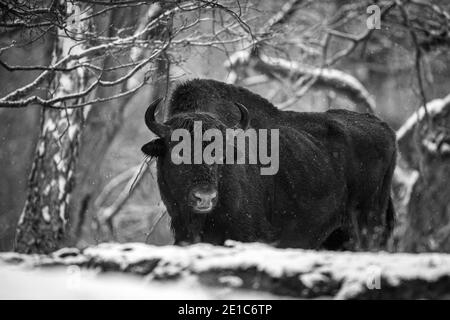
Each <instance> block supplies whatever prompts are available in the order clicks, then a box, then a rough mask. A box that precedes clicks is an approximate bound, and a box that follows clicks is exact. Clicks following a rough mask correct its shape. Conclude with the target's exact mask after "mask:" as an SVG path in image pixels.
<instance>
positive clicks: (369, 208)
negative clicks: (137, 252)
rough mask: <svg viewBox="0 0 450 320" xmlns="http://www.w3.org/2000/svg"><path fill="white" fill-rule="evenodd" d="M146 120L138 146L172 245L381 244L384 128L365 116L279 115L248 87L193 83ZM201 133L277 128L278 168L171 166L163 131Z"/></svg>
mask: <svg viewBox="0 0 450 320" xmlns="http://www.w3.org/2000/svg"><path fill="white" fill-rule="evenodd" d="M160 100H161V99H158V100H157V101H155V102H154V103H152V104H151V105H150V106H149V107H148V109H147V111H146V114H145V123H146V125H147V126H148V128H149V129H150V130H151V131H152V132H153V133H155V134H156V135H157V136H158V138H157V139H155V140H152V141H150V142H149V143H147V144H145V145H144V146H143V147H142V151H143V152H144V153H145V154H147V155H149V156H152V157H156V158H157V180H158V185H159V189H160V192H161V197H162V200H163V202H164V204H165V205H166V207H167V211H168V213H169V215H170V217H171V227H172V229H173V231H174V235H175V243H176V244H181V243H195V242H208V243H213V244H223V242H224V241H225V240H226V239H233V240H237V241H242V242H254V241H261V242H266V243H271V244H274V245H277V246H279V247H297V248H327V249H374V248H384V247H385V245H386V242H387V239H388V237H389V235H390V232H391V230H392V227H393V221H394V209H393V205H392V200H391V197H390V185H391V180H392V175H393V171H394V167H395V163H396V142H395V134H394V132H393V131H392V129H391V128H390V127H389V126H388V125H387V124H386V123H385V122H383V121H381V120H380V119H379V118H377V117H376V116H374V115H372V114H362V113H356V112H352V111H347V110H329V111H326V112H294V111H281V110H279V109H277V108H276V107H275V106H274V105H272V104H271V103H270V102H269V101H267V100H266V99H264V98H262V97H261V96H259V95H257V94H255V93H252V92H250V91H249V90H247V89H244V88H241V87H237V86H234V85H229V84H225V83H222V82H218V81H214V80H205V79H195V80H190V81H187V82H185V83H183V84H180V85H178V86H177V88H176V89H175V90H174V91H173V93H172V95H171V98H170V101H169V103H168V106H167V107H168V109H167V110H168V119H167V121H165V122H164V123H158V122H157V121H156V120H155V115H154V113H155V109H156V107H157V106H158V104H159V102H160ZM195 121H201V122H202V124H203V127H204V128H203V129H208V128H215V129H218V130H220V131H221V132H224V130H226V129H227V128H236V127H240V128H242V129H247V128H254V129H278V132H279V170H278V172H277V173H276V174H275V175H261V174H260V170H259V169H260V167H261V163H259V162H258V163H257V164H248V163H246V164H231V165H230V164H220V163H213V164H204V163H202V164H178V165H176V164H174V163H173V162H172V161H171V156H170V153H171V150H172V149H173V148H174V145H175V142H174V141H172V140H171V133H172V132H173V131H174V130H175V129H179V128H184V129H187V130H189V132H192V128H193V124H194V122H195Z"/></svg>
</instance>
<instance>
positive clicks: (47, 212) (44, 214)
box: [42, 206, 52, 222]
mask: <svg viewBox="0 0 450 320" xmlns="http://www.w3.org/2000/svg"><path fill="white" fill-rule="evenodd" d="M42 218H43V219H44V221H45V222H50V220H51V219H52V217H51V216H50V210H49V208H48V206H45V207H44V208H42Z"/></svg>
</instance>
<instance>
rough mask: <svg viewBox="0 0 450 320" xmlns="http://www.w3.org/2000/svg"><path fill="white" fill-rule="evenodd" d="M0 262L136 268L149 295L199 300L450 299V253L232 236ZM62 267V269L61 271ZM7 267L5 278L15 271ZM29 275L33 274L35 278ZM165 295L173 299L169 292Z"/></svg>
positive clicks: (1, 292)
mask: <svg viewBox="0 0 450 320" xmlns="http://www.w3.org/2000/svg"><path fill="white" fill-rule="evenodd" d="M0 262H3V264H4V265H3V266H2V264H1V263H0V267H1V268H2V269H3V271H4V270H8V272H9V273H11V272H16V273H17V272H20V270H28V268H29V267H33V271H32V272H36V270H35V269H36V268H38V269H41V271H40V272H44V271H45V270H48V269H49V267H52V269H51V270H52V273H53V272H55V274H56V276H55V277H61V274H62V271H63V270H64V268H63V267H65V268H74V266H75V268H79V269H80V270H83V272H85V273H86V272H89V270H91V272H92V270H95V271H97V272H101V273H106V272H108V274H109V275H110V274H111V272H116V273H117V272H121V273H128V274H129V275H128V276H124V275H121V277H122V276H123V277H130V276H131V275H135V276H136V275H138V276H146V277H145V280H146V282H145V284H146V285H147V286H148V290H149V291H148V297H149V298H154V297H155V292H156V293H157V292H158V291H159V290H162V288H165V289H164V292H165V293H167V292H168V290H169V289H170V288H172V289H174V293H173V297H175V298H184V297H185V298H188V297H191V298H193V299H195V298H199V299H201V298H223V297H225V298H230V297H241V298H246V297H258V298H261V297H267V296H264V295H267V294H269V297H283V298H286V297H293V298H324V297H327V298H335V299H406V298H408V299H409V298H413V299H418V298H432V299H436V298H438V299H445V298H447V299H449V298H450V255H448V254H436V253H435V254H398V253H397V254H391V253H385V252H380V253H369V252H366V253H363V252H359V253H352V252H326V251H321V252H320V251H308V250H300V249H276V248H273V247H270V246H268V245H264V244H258V243H252V244H241V243H236V242H227V244H226V246H225V247H218V246H212V245H209V244H196V245H192V246H188V247H177V246H166V247H156V246H149V245H145V244H140V243H129V244H113V243H105V244H100V245H98V246H95V247H88V248H86V249H84V250H81V251H79V250H77V249H68V248H65V249H61V250H59V251H56V252H55V253H52V254H50V255H25V254H18V253H2V254H0ZM11 265H16V266H14V267H11ZM58 266H59V268H60V269H61V271H59V272H57V271H55V267H58ZM25 267H28V268H25ZM5 268H6V269H5ZM11 268H13V270H14V271H11ZM56 269H58V268H56ZM3 271H2V272H0V283H5V281H6V280H7V279H6V278H8V277H9V276H8V272H3ZM28 272H30V271H28ZM130 274H131V275H130ZM46 276H47V277H49V274H46ZM5 277H6V278H5ZM22 277H23V276H22ZM40 277H41V278H42V276H40ZM41 278H39V279H41ZM99 278H100V279H102V281H106V280H105V277H104V276H103V277H95V279H94V280H93V281H94V284H95V285H96V283H97V282H95V281H98V279H99ZM115 280H117V279H115ZM29 281H34V280H33V278H31V277H30V279H29ZM130 281H131V280H130ZM59 283H64V281H59ZM133 283H136V279H133ZM62 286H63V285H61V287H62ZM4 288H5V289H4ZM176 288H184V291H183V289H180V290H178V289H176ZM60 289H61V288H60ZM139 289H140V291H138V292H137V293H134V292H133V294H131V293H130V295H127V293H126V292H125V291H124V293H123V296H122V297H123V298H127V297H135V296H136V295H137V296H139V297H141V294H142V292H143V290H142V287H139ZM175 289H176V290H175ZM6 290H8V289H6V287H4V286H0V296H5V295H7V294H8V291H6ZM224 290H225V291H224ZM5 291H6V292H5ZM41 291H42V290H41ZM224 292H226V293H225V294H224ZM81 293H82V292H81ZM81 293H80V294H81ZM144 293H145V292H144ZM108 294H109V293H108ZM111 294H112V293H111ZM97 297H98V298H101V296H97ZM161 297H162V298H163V299H164V298H168V295H165V294H162V296H161Z"/></svg>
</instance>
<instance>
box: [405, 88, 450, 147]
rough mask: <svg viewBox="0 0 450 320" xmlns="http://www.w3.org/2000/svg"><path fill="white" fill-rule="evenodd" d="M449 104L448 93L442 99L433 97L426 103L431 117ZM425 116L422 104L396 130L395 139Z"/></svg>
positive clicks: (449, 97) (449, 96)
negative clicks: (433, 98)
mask: <svg viewBox="0 0 450 320" xmlns="http://www.w3.org/2000/svg"><path fill="white" fill-rule="evenodd" d="M449 104H450V94H449V95H448V96H446V97H445V98H443V99H435V100H432V101H430V102H428V103H427V111H428V114H429V115H430V116H431V117H433V116H434V115H436V114H439V113H440V112H441V111H442V110H443V109H444V108H445V107H446V106H448V105H449ZM424 117H425V108H424V107H423V106H422V107H421V108H420V109H419V110H418V111H417V112H414V113H413V114H412V115H411V116H410V117H409V118H408V120H406V121H405V123H404V124H403V125H402V126H401V127H400V129H398V130H397V140H400V139H402V138H403V137H404V136H405V135H406V134H407V133H408V132H409V131H410V130H412V129H413V128H414V126H415V124H416V123H417V120H419V121H422V119H423V118H424Z"/></svg>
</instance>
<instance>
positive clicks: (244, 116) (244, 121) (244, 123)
mask: <svg viewBox="0 0 450 320" xmlns="http://www.w3.org/2000/svg"><path fill="white" fill-rule="evenodd" d="M234 104H235V105H236V106H237V107H238V108H239V111H240V112H241V120H240V121H239V127H240V128H242V129H244V130H247V129H248V127H249V125H250V117H249V116H248V110H247V108H246V107H245V106H244V105H243V104H241V103H239V102H235V103H234Z"/></svg>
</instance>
